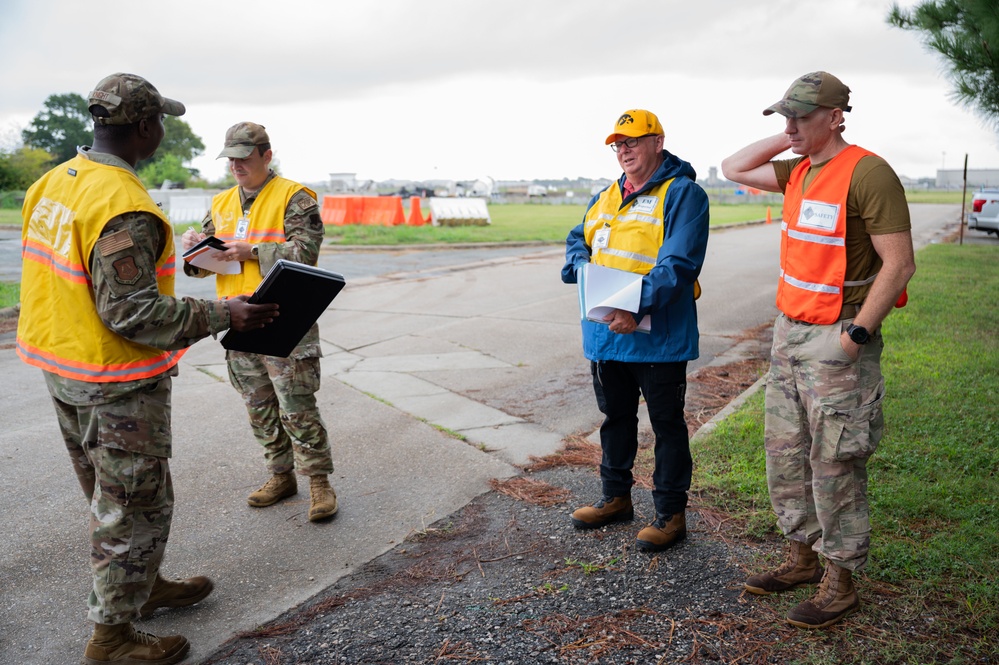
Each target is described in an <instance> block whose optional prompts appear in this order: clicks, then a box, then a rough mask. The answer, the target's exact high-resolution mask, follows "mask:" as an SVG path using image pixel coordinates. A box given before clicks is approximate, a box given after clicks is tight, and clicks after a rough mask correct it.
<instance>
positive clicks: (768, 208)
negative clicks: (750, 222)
mask: <svg viewBox="0 0 999 665" xmlns="http://www.w3.org/2000/svg"><path fill="white" fill-rule="evenodd" d="M767 224H770V206H767Z"/></svg>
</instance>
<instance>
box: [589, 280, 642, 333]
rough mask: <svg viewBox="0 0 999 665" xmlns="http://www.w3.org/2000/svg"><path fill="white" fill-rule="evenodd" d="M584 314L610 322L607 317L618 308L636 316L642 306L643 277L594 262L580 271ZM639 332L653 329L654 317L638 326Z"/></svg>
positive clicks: (600, 321) (590, 317)
mask: <svg viewBox="0 0 999 665" xmlns="http://www.w3.org/2000/svg"><path fill="white" fill-rule="evenodd" d="M578 281H579V304H580V315H581V316H582V317H583V318H585V319H588V320H590V321H595V322H597V323H607V322H606V321H604V317H605V316H607V315H608V314H610V313H611V312H612V311H613V310H615V309H622V310H624V311H626V312H631V313H633V314H634V313H635V312H637V311H638V308H639V306H640V305H641V303H642V275H639V274H638V273H633V272H627V271H626V270H616V269H614V268H607V267H605V266H598V265H595V264H593V263H586V264H583V268H582V270H580V271H579V280H578ZM637 330H638V331H639V332H650V331H651V330H652V317H650V316H648V315H646V316H644V317H643V318H642V320H641V321H639V323H638V328H637Z"/></svg>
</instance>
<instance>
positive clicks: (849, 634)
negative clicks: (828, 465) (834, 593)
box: [694, 244, 999, 665]
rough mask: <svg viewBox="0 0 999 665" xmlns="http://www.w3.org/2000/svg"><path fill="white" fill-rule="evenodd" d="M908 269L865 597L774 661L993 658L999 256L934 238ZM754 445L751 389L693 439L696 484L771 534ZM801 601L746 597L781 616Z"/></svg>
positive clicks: (998, 609) (890, 340) (997, 657)
mask: <svg viewBox="0 0 999 665" xmlns="http://www.w3.org/2000/svg"><path fill="white" fill-rule="evenodd" d="M916 263H917V266H918V271H917V273H916V276H915V278H914V279H913V281H912V282H911V283H910V285H909V295H910V298H909V304H908V306H906V307H905V308H904V309H899V310H895V312H894V313H893V314H892V315H891V316H890V317H889V318H888V319H887V320H886V322H885V324H884V336H885V339H886V348H885V355H884V363H883V369H884V373H885V379H886V385H887V398H886V401H885V421H886V435H885V437H884V439H883V440H882V442H881V445H880V447H879V449H878V451H877V453H876V454H875V455H874V457H872V458H871V462H870V464H869V471H870V502H871V519H872V540H871V557H870V563H869V566H868V568H867V570H866V571H865V572H864V573H862V574H861V576H860V577H859V580H860V581H859V589H860V593H861V597H862V600H863V601H864V603H865V604H864V606H863V608H862V610H861V612H860V613H859V614H856V615H854V616H853V617H851V618H850V619H848V621H847V622H845V623H844V624H843V627H842V628H841V629H837V630H836V631H830V632H828V633H826V634H825V635H823V636H822V639H821V640H817V639H815V637H816V636H810V635H807V634H804V633H803V632H802V631H796V632H792V633H790V635H791V638H790V639H789V640H788V641H787V642H785V643H782V644H780V645H776V646H775V650H776V652H778V653H782V654H783V656H778V659H779V661H780V662H796V663H822V664H829V665H832V664H833V663H912V664H916V663H984V662H999V642H997V641H996V640H995V639H994V636H995V635H996V630H997V628H999V580H997V578H996V576H995V561H996V552H997V551H999V506H997V502H996V497H997V496H999V449H997V447H996V445H995V442H996V441H997V440H999V421H997V419H996V417H995V411H994V409H995V404H996V395H999V342H997V340H999V338H997V336H996V330H997V328H999V306H997V305H996V298H995V294H996V292H997V290H999V253H997V252H996V251H995V249H994V248H991V247H987V246H958V245H952V244H941V245H930V246H928V247H927V248H925V249H923V250H921V251H920V252H919V253H918V255H917V257H916ZM762 441H763V396H762V393H757V394H756V395H755V396H754V397H753V398H752V399H750V400H749V401H748V402H747V403H746V405H745V406H744V408H742V409H741V410H740V411H739V412H738V413H736V414H735V415H734V416H732V417H729V418H727V419H726V420H724V421H722V422H721V423H720V424H719V427H718V428H717V429H716V430H715V431H714V432H713V433H712V434H710V435H708V436H707V437H706V438H704V439H701V440H699V442H698V443H697V444H696V445H695V450H694V456H695V470H694V483H695V486H696V487H695V489H696V492H697V493H698V495H699V501H700V502H701V503H706V504H708V505H710V506H712V507H717V508H719V509H722V510H724V511H726V512H728V513H729V514H731V515H732V516H733V517H734V520H735V521H737V522H738V523H739V524H741V525H742V527H741V529H742V535H743V536H745V537H748V538H750V539H752V540H766V541H771V542H777V541H778V540H779V534H778V532H777V530H776V527H775V526H774V517H773V513H772V511H771V508H770V503H769V499H768V495H767V489H766V477H765V474H764V454H763V444H762ZM774 563H776V561H775V560H774V559H772V558H768V559H767V560H762V561H760V562H759V566H760V568H761V569H763V568H764V567H765V566H769V565H772V564H774ZM808 595H810V591H808V590H798V591H795V592H793V593H789V594H780V595H777V596H770V597H767V598H766V599H759V598H753V599H752V602H760V603H766V604H767V605H768V606H770V607H771V608H772V609H773V610H774V611H775V612H776V613H778V615H779V616H783V615H784V614H785V613H786V612H787V610H788V609H790V607H792V606H793V605H794V604H796V603H797V602H800V601H801V600H803V599H804V598H807V597H808ZM801 654H808V655H807V656H803V657H802V656H801ZM793 656H797V659H795V658H794V657H793ZM768 662H770V661H768ZM775 662H776V661H775Z"/></svg>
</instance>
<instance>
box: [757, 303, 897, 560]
mask: <svg viewBox="0 0 999 665" xmlns="http://www.w3.org/2000/svg"><path fill="white" fill-rule="evenodd" d="M851 321H852V319H844V320H843V321H841V322H838V323H835V324H831V325H813V324H810V323H803V322H799V321H795V320H793V319H790V318H788V317H787V316H785V315H784V314H781V315H780V316H778V317H777V321H776V322H775V324H774V342H773V349H772V350H771V355H770V372H769V374H768V375H767V389H766V417H765V420H766V428H765V429H766V434H765V445H766V451H767V484H768V486H769V487H770V500H771V502H772V503H773V507H774V510H775V511H776V513H777V520H778V523H779V524H780V527H781V530H782V531H783V532H784V535H785V536H786V537H787V538H788V539H790V540H797V541H801V542H805V543H814V542H815V541H816V540H819V541H820V542H819V543H818V551H819V552H820V553H821V554H822V555H823V556H824V557H826V558H827V559H829V560H831V561H834V562H835V563H836V564H837V565H839V566H841V567H843V568H849V569H850V570H859V569H860V568H861V567H863V565H864V564H865V563H866V561H867V552H868V549H869V547H870V533H871V526H870V520H869V517H868V503H867V460H868V458H870V456H871V455H872V454H873V453H874V451H875V449H876V448H877V446H878V442H879V441H880V440H881V435H882V434H883V433H884V417H883V414H882V408H881V407H882V400H883V399H884V379H883V378H882V376H881V351H882V349H883V348H884V343H883V341H882V339H881V334H880V333H872V336H871V341H870V342H868V343H867V344H865V345H864V346H862V347H861V348H860V356H859V358H858V359H857V360H856V361H853V360H852V359H851V358H850V357H849V356H848V355H847V354H846V351H844V350H843V346H842V344H841V343H840V334H841V333H842V332H843V331H844V330H846V327H847V325H849V324H850V322H851Z"/></svg>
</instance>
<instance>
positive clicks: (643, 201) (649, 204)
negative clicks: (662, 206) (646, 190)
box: [631, 196, 659, 213]
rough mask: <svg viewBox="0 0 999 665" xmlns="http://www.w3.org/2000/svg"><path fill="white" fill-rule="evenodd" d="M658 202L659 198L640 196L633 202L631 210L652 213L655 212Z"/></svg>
mask: <svg viewBox="0 0 999 665" xmlns="http://www.w3.org/2000/svg"><path fill="white" fill-rule="evenodd" d="M658 202H659V197H658V196H639V197H637V198H636V199H635V200H634V201H633V202H632V204H631V210H632V212H645V213H652V212H655V209H656V203H658Z"/></svg>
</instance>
